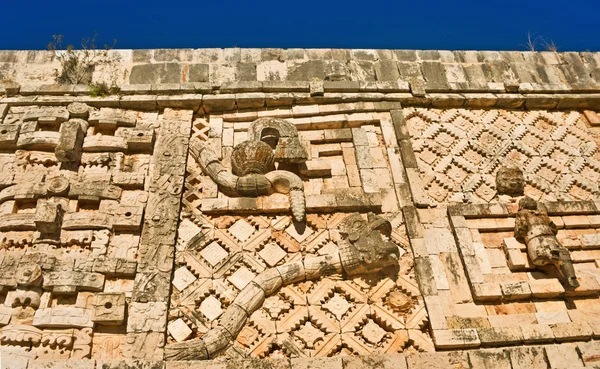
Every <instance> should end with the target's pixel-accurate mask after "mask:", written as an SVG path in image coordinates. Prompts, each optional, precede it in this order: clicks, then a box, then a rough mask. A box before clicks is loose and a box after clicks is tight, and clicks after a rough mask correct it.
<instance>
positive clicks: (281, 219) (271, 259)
mask: <svg viewBox="0 0 600 369" xmlns="http://www.w3.org/2000/svg"><path fill="white" fill-rule="evenodd" d="M353 106H354V104H340V105H336V104H331V105H322V106H321V105H319V108H318V109H316V107H317V106H316V105H315V106H313V107H312V108H311V109H306V110H304V111H299V112H297V111H295V110H293V109H281V110H278V111H276V112H275V111H270V110H265V111H262V110H261V111H259V112H258V114H260V115H261V116H264V117H269V116H270V115H271V114H272V115H273V117H277V118H281V119H285V120H286V121H287V122H289V123H291V124H293V125H294V126H295V127H296V129H297V130H298V139H299V140H300V141H301V143H302V145H303V146H304V148H305V149H306V151H307V153H308V160H306V162H303V163H301V164H293V163H292V164H290V163H278V165H279V167H278V169H280V170H281V169H282V170H288V171H291V172H292V173H294V174H296V175H297V176H298V177H299V178H300V179H301V180H302V182H303V185H304V195H305V198H306V224H305V225H302V226H301V227H298V224H294V223H293V222H292V217H291V216H290V215H288V214H289V208H290V204H289V200H288V197H287V196H286V195H284V194H279V193H275V194H271V195H268V196H261V197H239V196H236V195H235V194H233V195H232V193H231V191H229V190H227V189H224V188H222V187H219V186H217V184H216V183H215V182H214V181H213V180H212V179H211V177H209V176H207V175H206V174H204V173H203V170H202V169H201V167H200V165H199V163H200V162H199V161H198V162H197V160H196V159H195V158H193V157H192V156H190V157H189V160H188V161H187V168H186V171H187V174H186V182H185V185H184V186H185V191H184V193H183V197H182V203H183V209H182V211H181V222H180V225H179V232H178V237H179V239H178V244H177V247H176V249H177V252H176V255H175V259H176V263H177V264H178V265H177V266H176V269H177V270H178V271H179V270H180V269H181V268H185V269H186V270H187V271H189V273H191V274H193V276H194V280H193V281H192V282H191V283H190V279H189V278H188V279H186V280H183V279H182V280H177V274H176V276H175V280H174V281H173V284H174V286H182V287H183V289H178V288H174V289H173V292H172V295H171V304H170V310H169V324H175V323H174V322H185V324H186V325H187V327H188V328H189V329H191V331H192V334H191V335H190V336H189V337H188V338H186V339H183V340H182V339H181V338H179V337H178V335H173V334H171V335H169V336H168V337H167V341H166V345H167V347H171V346H172V345H180V346H177V347H184V346H181V344H182V343H183V345H185V342H186V341H190V345H191V344H194V342H199V341H200V340H198V338H201V337H203V336H204V335H205V334H207V332H209V330H211V329H214V328H216V327H219V326H222V325H223V324H224V322H223V321H222V319H225V318H228V317H230V316H231V311H233V310H232V309H231V307H232V306H238V305H235V304H233V302H234V300H235V299H236V298H237V297H238V295H240V293H241V291H242V289H244V288H245V287H246V288H247V286H252V285H253V284H250V282H251V281H252V280H253V279H254V278H255V277H257V276H258V275H260V274H261V273H264V272H265V271H267V270H269V269H270V268H275V267H280V266H282V265H284V264H290V263H294V262H302V261H303V260H305V258H307V257H309V258H310V257H311V256H312V257H319V256H326V255H327V256H328V255H337V254H338V253H339V245H340V242H342V235H340V230H339V229H338V226H339V224H340V222H341V221H342V220H343V219H345V218H346V217H348V216H349V213H352V212H355V211H359V212H361V213H366V212H367V211H374V212H376V213H378V214H380V216H381V217H383V218H385V219H388V220H389V221H390V222H391V225H392V234H391V242H393V243H394V244H396V245H397V246H398V247H399V253H400V258H399V265H400V268H399V269H398V268H396V269H393V270H384V271H382V272H380V273H375V274H373V275H370V276H360V277H352V278H346V277H345V276H343V275H339V274H338V275H329V276H326V277H320V278H319V279H316V280H314V281H312V280H310V281H303V282H296V283H292V284H287V285H285V286H283V287H281V288H278V289H276V290H274V291H271V292H270V295H268V296H265V298H264V302H263V301H262V300H261V301H260V303H259V304H257V305H258V307H257V308H256V310H252V312H251V313H250V316H249V318H248V320H247V321H246V323H245V325H244V326H243V327H242V328H241V330H240V333H239V334H237V336H236V337H233V342H232V343H233V345H232V346H231V347H229V349H227V350H225V351H224V352H223V353H221V354H220V355H222V354H225V355H227V356H229V357H240V356H242V357H258V358H264V357H314V356H336V355H348V354H354V355H359V354H360V355H365V354H375V353H386V352H403V351H406V350H408V351H411V350H413V351H414V350H419V351H431V350H433V344H432V342H431V339H430V337H429V334H428V332H427V330H428V318H427V313H426V310H425V306H424V301H423V299H422V297H421V295H420V292H419V288H418V286H417V283H416V281H415V279H414V268H413V265H412V264H413V263H412V253H411V252H410V250H409V247H410V246H409V245H408V239H407V237H406V235H405V226H404V223H403V221H402V214H401V213H400V212H399V207H398V197H397V191H398V188H397V187H396V186H398V185H400V184H401V183H403V182H402V173H401V171H402V168H401V167H400V166H399V165H397V163H398V162H399V159H400V158H399V151H398V149H397V141H396V139H395V131H394V127H393V125H392V120H391V115H390V114H389V113H388V112H372V111H370V110H368V111H367V112H365V113H360V112H358V111H360V109H364V108H365V107H366V108H367V109H372V108H369V107H368V106H360V105H358V104H356V109H354V108H353ZM313 112H314V113H313ZM311 115H314V117H313V116H311ZM256 118H257V114H256V113H254V112H252V111H250V112H243V113H230V114H222V115H219V114H210V115H205V116H203V117H197V118H195V119H194V121H193V124H192V135H191V140H192V142H193V141H200V142H202V144H203V145H205V146H206V147H210V149H211V150H212V151H213V152H214V153H215V154H216V157H217V158H218V159H219V161H220V164H221V165H222V166H223V167H225V168H226V170H228V171H231V166H232V165H231V162H232V161H231V156H232V152H234V148H235V147H236V146H237V145H238V144H240V143H242V142H245V141H247V140H248V139H249V137H251V135H252V132H251V129H250V128H251V127H252V122H253V121H255V120H256ZM220 186H222V185H220ZM363 215H366V214H363ZM179 274H181V275H182V276H184V275H187V273H183V272H181V273H179ZM307 279H308V278H307ZM241 296H244V295H243V294H242V295H241ZM210 335H211V333H209V334H208V335H207V337H210ZM207 339H208V338H207ZM207 342H208V341H207ZM210 356H211V357H212V356H213V354H210Z"/></svg>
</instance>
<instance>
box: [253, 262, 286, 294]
mask: <svg viewBox="0 0 600 369" xmlns="http://www.w3.org/2000/svg"><path fill="white" fill-rule="evenodd" d="M253 282H254V283H256V284H257V285H259V286H260V287H261V288H262V289H263V291H265V296H270V295H272V294H273V293H275V292H276V291H278V290H279V288H281V286H282V285H283V278H282V277H281V275H280V274H279V271H278V270H277V269H274V268H272V269H267V270H265V271H264V272H262V273H260V274H259V275H258V276H256V278H254V280H253Z"/></svg>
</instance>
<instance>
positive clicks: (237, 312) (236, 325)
mask: <svg viewBox="0 0 600 369" xmlns="http://www.w3.org/2000/svg"><path fill="white" fill-rule="evenodd" d="M263 301H264V300H263ZM261 305H262V302H261ZM248 315H249V314H248V313H247V312H246V309H244V308H242V307H240V306H239V305H237V304H232V305H231V306H229V308H227V310H226V311H225V313H224V314H223V316H222V317H221V325H222V326H223V328H225V329H226V330H227V332H229V334H230V335H231V337H237V335H238V334H239V333H240V331H241V330H242V328H243V327H244V324H246V320H247V319H248Z"/></svg>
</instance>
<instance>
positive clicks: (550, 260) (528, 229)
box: [515, 197, 579, 288]
mask: <svg viewBox="0 0 600 369" xmlns="http://www.w3.org/2000/svg"><path fill="white" fill-rule="evenodd" d="M556 233H557V229H556V225H555V224H554V223H553V222H552V220H551V219H550V217H548V214H547V213H546V211H544V210H543V209H540V208H539V207H538V204H537V203H536V201H535V200H533V199H532V198H530V197H524V198H522V199H521V201H519V211H518V213H517V218H516V221H515V238H516V239H518V240H521V241H525V244H526V245H527V254H528V255H529V258H530V259H531V262H532V263H533V264H534V265H535V266H539V267H542V266H545V265H554V266H556V267H557V268H558V269H559V270H560V272H561V274H562V275H563V277H564V278H565V279H566V280H567V283H568V284H569V286H571V287H573V288H577V287H579V282H578V281H577V277H576V276H575V269H574V268H573V260H572V259H571V254H570V253H569V250H567V249H566V248H565V247H564V246H563V245H561V244H560V242H559V241H558V239H557V238H556Z"/></svg>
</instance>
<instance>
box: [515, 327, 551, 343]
mask: <svg viewBox="0 0 600 369" xmlns="http://www.w3.org/2000/svg"><path fill="white" fill-rule="evenodd" d="M521 331H522V332H523V340H524V341H525V343H542V342H552V341H553V340H554V333H552V328H550V326H549V325H545V324H524V325H521Z"/></svg>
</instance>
